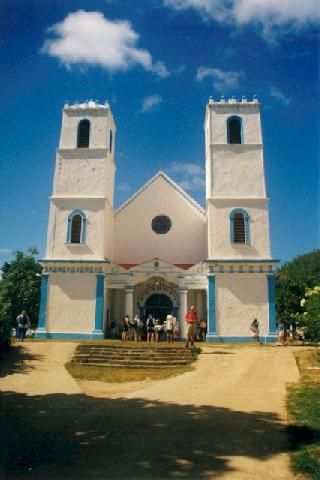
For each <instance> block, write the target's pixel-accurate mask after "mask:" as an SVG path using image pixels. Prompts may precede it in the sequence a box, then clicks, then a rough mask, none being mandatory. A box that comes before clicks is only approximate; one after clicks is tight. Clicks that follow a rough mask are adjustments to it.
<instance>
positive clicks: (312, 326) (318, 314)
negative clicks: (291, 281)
mask: <svg viewBox="0 0 320 480" xmlns="http://www.w3.org/2000/svg"><path fill="white" fill-rule="evenodd" d="M300 306H301V307H302V308H303V310H304V312H303V313H302V314H301V313H296V314H294V315H293V318H294V320H295V321H296V324H297V326H298V327H299V329H301V330H302V331H303V332H304V334H305V337H306V338H307V339H310V340H320V286H316V287H314V288H308V289H307V290H306V292H305V296H304V298H302V299H301V301H300Z"/></svg>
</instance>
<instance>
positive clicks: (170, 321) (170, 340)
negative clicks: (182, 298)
mask: <svg viewBox="0 0 320 480" xmlns="http://www.w3.org/2000/svg"><path fill="white" fill-rule="evenodd" d="M173 327H174V322H173V315H172V313H168V315H167V318H166V330H167V342H168V343H173Z"/></svg>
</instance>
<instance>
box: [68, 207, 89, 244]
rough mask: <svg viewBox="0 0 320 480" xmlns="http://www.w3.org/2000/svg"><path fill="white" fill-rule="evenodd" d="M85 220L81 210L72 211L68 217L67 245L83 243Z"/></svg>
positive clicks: (84, 239) (84, 238)
mask: <svg viewBox="0 0 320 480" xmlns="http://www.w3.org/2000/svg"><path fill="white" fill-rule="evenodd" d="M86 227H87V218H86V216H85V214H84V213H83V212H82V211H81V210H73V212H71V213H70V215H69V216H68V229H67V243H85V241H86Z"/></svg>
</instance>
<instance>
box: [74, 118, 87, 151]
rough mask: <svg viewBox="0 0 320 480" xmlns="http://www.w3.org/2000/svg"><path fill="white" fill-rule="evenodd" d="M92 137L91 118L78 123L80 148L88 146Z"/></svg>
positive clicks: (78, 143)
mask: <svg viewBox="0 0 320 480" xmlns="http://www.w3.org/2000/svg"><path fill="white" fill-rule="evenodd" d="M89 137H90V122H89V120H81V121H80V122H79V125H78V140H77V147H78V148H88V147H89Z"/></svg>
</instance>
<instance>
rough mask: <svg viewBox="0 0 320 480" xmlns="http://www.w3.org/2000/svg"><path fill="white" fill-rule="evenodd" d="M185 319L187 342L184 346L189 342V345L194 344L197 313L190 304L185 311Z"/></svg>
mask: <svg viewBox="0 0 320 480" xmlns="http://www.w3.org/2000/svg"><path fill="white" fill-rule="evenodd" d="M185 320H186V322H187V343H186V348H188V347H189V342H190V343H191V347H193V345H194V337H195V334H196V328H197V323H198V315H197V312H196V310H195V308H194V306H193V305H191V307H190V310H188V311H187V313H186V316H185Z"/></svg>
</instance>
